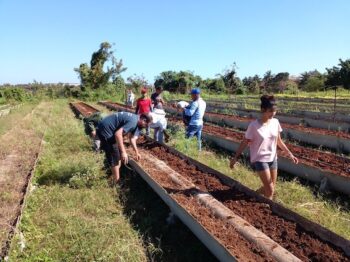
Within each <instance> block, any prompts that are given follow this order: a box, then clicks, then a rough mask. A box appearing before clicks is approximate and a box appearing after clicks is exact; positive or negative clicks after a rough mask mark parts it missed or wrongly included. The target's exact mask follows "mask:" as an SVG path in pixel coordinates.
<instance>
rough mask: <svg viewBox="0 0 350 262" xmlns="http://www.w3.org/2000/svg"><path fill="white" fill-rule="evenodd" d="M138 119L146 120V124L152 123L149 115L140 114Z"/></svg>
mask: <svg viewBox="0 0 350 262" xmlns="http://www.w3.org/2000/svg"><path fill="white" fill-rule="evenodd" d="M140 119H144V120H146V122H147V124H149V123H151V122H152V121H153V118H152V115H151V114H141V115H140Z"/></svg>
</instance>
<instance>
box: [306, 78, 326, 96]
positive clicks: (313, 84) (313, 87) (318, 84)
mask: <svg viewBox="0 0 350 262" xmlns="http://www.w3.org/2000/svg"><path fill="white" fill-rule="evenodd" d="M324 87H325V85H324V80H323V79H322V78H319V77H309V78H308V79H307V80H306V83H305V85H304V89H305V91H307V92H315V91H320V90H323V89H324Z"/></svg>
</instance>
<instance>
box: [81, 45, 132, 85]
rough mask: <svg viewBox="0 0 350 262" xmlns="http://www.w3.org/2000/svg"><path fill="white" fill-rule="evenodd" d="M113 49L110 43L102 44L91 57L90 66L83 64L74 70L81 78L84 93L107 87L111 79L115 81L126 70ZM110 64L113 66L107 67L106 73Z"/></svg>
mask: <svg viewBox="0 0 350 262" xmlns="http://www.w3.org/2000/svg"><path fill="white" fill-rule="evenodd" d="M111 48H112V45H111V44H110V43H108V42H103V43H101V45H100V49H99V50H97V51H96V52H94V53H93V54H92V56H91V61H90V66H89V65H88V64H86V63H83V64H80V66H79V68H75V69H74V71H76V72H77V73H78V75H79V77H80V81H81V87H82V90H83V91H84V90H86V89H87V88H92V89H99V88H101V87H105V86H106V85H107V84H108V82H109V80H110V79H112V80H113V81H114V80H115V79H116V78H118V77H119V76H120V74H121V73H122V72H124V71H125V70H126V68H125V67H123V61H122V60H118V59H117V58H115V56H114V51H112V50H111ZM108 62H109V63H110V64H111V66H107V69H106V71H105V70H104V67H105V66H106V65H107V63H108Z"/></svg>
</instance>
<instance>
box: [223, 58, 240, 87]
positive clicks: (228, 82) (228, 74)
mask: <svg viewBox="0 0 350 262" xmlns="http://www.w3.org/2000/svg"><path fill="white" fill-rule="evenodd" d="M220 76H221V78H222V80H223V81H224V83H225V86H226V89H227V90H228V91H229V92H230V93H236V91H237V90H238V89H239V88H241V87H242V86H243V84H242V81H241V79H240V78H239V77H238V75H237V65H236V63H233V64H232V65H231V67H230V68H228V69H226V70H225V71H224V73H223V75H220Z"/></svg>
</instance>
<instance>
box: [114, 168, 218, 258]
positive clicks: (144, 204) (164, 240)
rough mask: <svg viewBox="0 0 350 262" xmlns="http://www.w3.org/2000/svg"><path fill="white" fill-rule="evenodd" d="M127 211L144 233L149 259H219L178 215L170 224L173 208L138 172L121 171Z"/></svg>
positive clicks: (139, 229)
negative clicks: (170, 208)
mask: <svg viewBox="0 0 350 262" xmlns="http://www.w3.org/2000/svg"><path fill="white" fill-rule="evenodd" d="M121 174H122V179H121V184H120V191H121V192H120V194H119V196H120V201H121V202H122V206H123V207H124V210H123V212H124V214H125V215H126V216H127V217H129V219H130V222H131V224H132V225H133V227H134V228H135V229H136V230H137V231H139V232H140V233H141V234H142V236H143V241H144V245H145V247H146V250H147V255H148V259H149V261H217V260H216V258H215V257H214V256H213V255H212V254H211V253H210V252H209V251H208V249H207V248H206V247H205V246H204V245H203V244H202V243H201V242H200V241H199V240H198V239H197V238H196V237H195V236H194V235H193V233H192V232H191V231H190V230H189V229H188V228H187V227H186V226H185V225H184V224H183V223H182V222H181V221H179V220H178V219H175V220H174V223H172V224H168V223H167V218H168V216H169V212H170V210H169V208H168V207H167V206H166V205H165V204H164V203H163V201H162V200H161V199H160V198H159V197H158V195H157V194H156V193H155V192H154V191H153V190H152V189H151V188H150V187H149V186H148V184H147V183H146V182H145V181H144V180H143V179H142V178H141V177H140V176H139V175H137V174H136V173H135V172H133V171H130V170H128V169H126V168H124V169H123V170H122V172H121Z"/></svg>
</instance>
